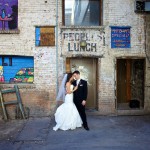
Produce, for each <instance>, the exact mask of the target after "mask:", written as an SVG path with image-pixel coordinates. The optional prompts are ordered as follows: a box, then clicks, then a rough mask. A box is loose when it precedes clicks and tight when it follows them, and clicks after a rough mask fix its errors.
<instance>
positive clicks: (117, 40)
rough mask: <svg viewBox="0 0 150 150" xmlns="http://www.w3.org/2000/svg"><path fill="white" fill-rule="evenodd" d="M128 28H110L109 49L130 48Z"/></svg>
mask: <svg viewBox="0 0 150 150" xmlns="http://www.w3.org/2000/svg"><path fill="white" fill-rule="evenodd" d="M130 28H131V27H129V26H127V27H118V26H111V48H130V47H131V42H130Z"/></svg>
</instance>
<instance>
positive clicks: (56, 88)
mask: <svg viewBox="0 0 150 150" xmlns="http://www.w3.org/2000/svg"><path fill="white" fill-rule="evenodd" d="M57 93H58V0H56V95H57Z"/></svg>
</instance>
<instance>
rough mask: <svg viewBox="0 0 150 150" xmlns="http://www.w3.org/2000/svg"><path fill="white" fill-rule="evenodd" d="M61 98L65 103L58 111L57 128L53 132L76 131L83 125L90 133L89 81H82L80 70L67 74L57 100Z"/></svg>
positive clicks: (56, 115) (56, 114)
mask: <svg viewBox="0 0 150 150" xmlns="http://www.w3.org/2000/svg"><path fill="white" fill-rule="evenodd" d="M74 79H75V80H74ZM60 97H64V103H63V104H62V105H61V106H59V107H58V108H57V110H56V113H55V121H56V126H55V127H53V130H55V131H57V130H58V129H61V130H70V129H71V130H74V129H76V128H78V127H82V125H83V127H84V129H85V130H87V131H88V130H89V128H88V124H87V120H86V113H85V105H86V99H87V81H85V80H82V79H80V72H79V71H78V70H76V71H74V72H73V73H68V74H65V76H64V78H63V80H62V85H61V87H60V89H59V92H58V96H57V100H58V99H60Z"/></svg>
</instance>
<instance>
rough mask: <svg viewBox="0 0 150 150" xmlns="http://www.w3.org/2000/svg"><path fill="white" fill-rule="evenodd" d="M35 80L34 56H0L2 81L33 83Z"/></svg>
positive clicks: (0, 80)
mask: <svg viewBox="0 0 150 150" xmlns="http://www.w3.org/2000/svg"><path fill="white" fill-rule="evenodd" d="M33 81H34V59H33V57H24V56H0V83H33Z"/></svg>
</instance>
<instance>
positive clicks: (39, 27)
mask: <svg viewBox="0 0 150 150" xmlns="http://www.w3.org/2000/svg"><path fill="white" fill-rule="evenodd" d="M36 28H54V33H53V34H54V44H53V45H36ZM55 30H56V26H51V25H50V26H35V47H55V46H56V31H55Z"/></svg>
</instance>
